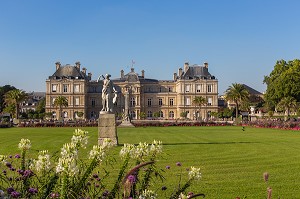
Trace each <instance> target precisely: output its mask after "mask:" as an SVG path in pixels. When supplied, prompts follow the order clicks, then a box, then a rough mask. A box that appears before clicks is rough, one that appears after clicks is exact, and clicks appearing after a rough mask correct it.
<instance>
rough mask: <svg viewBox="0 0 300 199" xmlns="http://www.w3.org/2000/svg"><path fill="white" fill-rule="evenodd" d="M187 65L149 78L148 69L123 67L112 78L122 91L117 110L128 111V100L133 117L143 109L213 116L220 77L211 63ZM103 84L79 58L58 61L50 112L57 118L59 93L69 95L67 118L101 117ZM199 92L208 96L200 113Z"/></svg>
mask: <svg viewBox="0 0 300 199" xmlns="http://www.w3.org/2000/svg"><path fill="white" fill-rule="evenodd" d="M183 68H184V69H182V68H179V69H178V73H174V74H173V79H172V80H157V79H149V78H146V77H145V71H144V70H142V71H141V75H139V74H138V73H136V72H135V71H134V68H131V71H130V72H128V73H127V74H125V73H124V71H123V70H121V73H120V77H119V78H112V81H113V83H114V85H115V87H116V90H117V91H118V99H117V103H116V104H115V107H114V110H115V112H116V113H117V114H119V115H121V114H122V113H124V111H125V103H128V104H129V110H128V112H129V114H130V116H131V119H140V115H141V113H145V114H146V119H154V118H155V117H158V118H159V119H177V118H180V113H181V112H187V118H189V119H195V118H200V117H201V118H208V117H210V112H217V111H218V80H217V79H216V78H215V77H214V76H212V75H211V74H210V73H209V72H208V64H207V63H204V64H203V65H189V64H188V63H185V64H184V67H183ZM106 72H110V71H103V73H106ZM102 86H103V81H99V82H97V81H96V80H92V75H91V73H89V74H88V75H87V74H86V69H85V68H82V70H81V69H80V63H79V62H76V64H75V65H74V66H71V65H65V66H61V64H60V63H59V62H57V63H56V71H55V73H54V74H53V75H52V76H49V78H48V79H47V80H46V87H47V88H46V112H52V113H53V117H54V118H56V116H57V114H58V108H57V107H54V106H53V102H54V100H55V98H56V97H57V96H65V97H66V98H67V99H68V102H69V105H68V107H66V108H63V116H64V118H65V119H74V118H78V116H77V113H78V112H82V113H84V116H83V118H85V119H97V118H98V117H99V111H100V110H101V108H102V104H101V103H102V100H101V99H102V98H101V90H102ZM126 94H127V97H126V99H128V101H127V102H125V96H126ZM128 95H129V96H128ZM195 96H203V97H205V98H206V99H207V104H206V105H204V106H202V107H201V112H200V113H198V107H196V106H195V105H193V103H192V102H193V99H194V98H195ZM195 114H197V117H196V115H195Z"/></svg>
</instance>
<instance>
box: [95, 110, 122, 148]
mask: <svg viewBox="0 0 300 199" xmlns="http://www.w3.org/2000/svg"><path fill="white" fill-rule="evenodd" d="M104 138H110V139H111V140H112V142H113V144H114V145H118V136H117V127H116V118H115V114H113V113H105V114H104V113H103V112H102V113H101V112H100V114H99V120H98V144H99V145H101V144H102V143H103V140H104Z"/></svg>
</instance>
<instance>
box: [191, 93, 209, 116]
mask: <svg viewBox="0 0 300 199" xmlns="http://www.w3.org/2000/svg"><path fill="white" fill-rule="evenodd" d="M206 103H207V100H206V98H204V97H202V96H196V97H195V98H194V99H193V104H194V105H195V106H198V108H199V114H200V116H201V107H202V106H203V105H205V104H206ZM195 116H196V120H197V119H198V118H197V113H196V114H195Z"/></svg>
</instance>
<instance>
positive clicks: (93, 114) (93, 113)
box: [91, 111, 97, 119]
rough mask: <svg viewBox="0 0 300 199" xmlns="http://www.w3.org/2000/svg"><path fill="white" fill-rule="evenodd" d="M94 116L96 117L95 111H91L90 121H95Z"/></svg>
mask: <svg viewBox="0 0 300 199" xmlns="http://www.w3.org/2000/svg"><path fill="white" fill-rule="evenodd" d="M96 116H97V115H96V112H95V111H92V112H91V118H92V119H95V118H96Z"/></svg>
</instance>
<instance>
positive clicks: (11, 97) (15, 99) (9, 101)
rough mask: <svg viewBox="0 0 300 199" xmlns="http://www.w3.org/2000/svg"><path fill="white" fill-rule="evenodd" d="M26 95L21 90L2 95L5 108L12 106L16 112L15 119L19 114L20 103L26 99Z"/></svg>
mask: <svg viewBox="0 0 300 199" xmlns="http://www.w3.org/2000/svg"><path fill="white" fill-rule="evenodd" d="M27 96H28V95H27V93H25V91H23V90H19V89H14V90H10V91H8V92H7V93H5V95H4V101H5V103H6V105H7V106H9V105H14V106H15V108H16V110H15V113H16V119H18V118H19V112H20V110H19V109H20V103H21V102H23V101H24V100H25V99H26V98H27Z"/></svg>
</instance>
